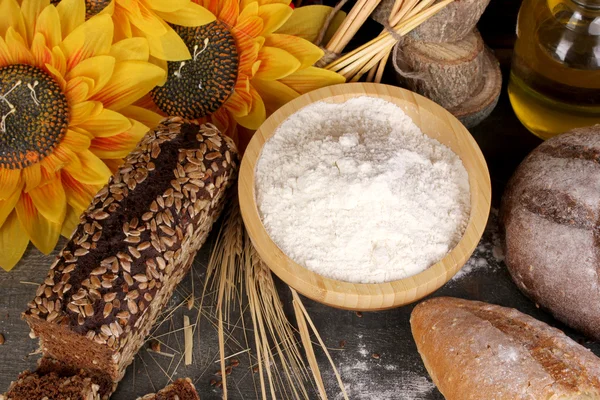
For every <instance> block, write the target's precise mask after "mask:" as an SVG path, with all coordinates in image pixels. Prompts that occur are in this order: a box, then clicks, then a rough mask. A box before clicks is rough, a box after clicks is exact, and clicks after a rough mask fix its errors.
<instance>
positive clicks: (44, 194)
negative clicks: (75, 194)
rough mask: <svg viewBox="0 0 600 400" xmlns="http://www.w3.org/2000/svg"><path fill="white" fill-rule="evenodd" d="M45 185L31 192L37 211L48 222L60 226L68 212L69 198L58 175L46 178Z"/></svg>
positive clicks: (30, 195)
mask: <svg viewBox="0 0 600 400" xmlns="http://www.w3.org/2000/svg"><path fill="white" fill-rule="evenodd" d="M44 178H45V179H44V184H43V185H40V186H38V187H37V188H35V189H33V190H32V191H30V192H29V193H28V194H29V197H31V201H33V205H34V206H35V208H37V211H38V212H39V213H40V214H41V215H42V216H43V217H44V218H46V219H47V220H48V221H50V222H53V223H56V224H60V223H62V221H63V219H65V214H66V212H67V197H66V195H65V191H64V189H63V186H62V183H61V181H60V177H59V176H58V175H56V174H55V175H54V176H46V177H44Z"/></svg>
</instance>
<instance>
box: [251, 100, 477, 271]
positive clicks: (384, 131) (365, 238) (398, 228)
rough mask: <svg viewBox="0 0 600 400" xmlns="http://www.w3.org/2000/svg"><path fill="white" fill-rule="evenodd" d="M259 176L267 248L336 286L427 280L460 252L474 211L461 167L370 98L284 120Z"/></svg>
mask: <svg viewBox="0 0 600 400" xmlns="http://www.w3.org/2000/svg"><path fill="white" fill-rule="evenodd" d="M255 177H256V188H255V189H256V190H255V191H256V200H257V204H258V207H259V211H260V214H261V218H262V221H263V224H264V226H265V228H266V230H267V232H268V233H269V235H270V236H271V238H272V239H273V241H274V242H275V243H276V244H277V245H278V246H279V247H280V248H281V249H282V250H283V251H284V252H285V253H286V254H287V255H288V256H289V257H290V258H292V259H294V260H295V261H296V262H298V263H299V264H301V265H303V266H305V267H307V268H308V269H310V270H312V271H314V272H317V273H319V274H321V275H323V276H326V277H329V278H333V279H338V280H342V281H349V282H362V283H379V282H386V281H391V280H396V279H401V278H404V277H407V276H411V275H414V274H416V273H418V272H421V271H423V270H424V269H426V268H428V267H429V266H431V265H432V264H434V263H435V262H437V261H439V260H440V259H441V258H443V257H444V255H445V254H446V253H448V251H449V250H451V249H452V248H453V247H454V246H455V245H456V244H457V243H458V241H459V240H460V238H461V237H462V234H463V232H464V229H465V227H466V224H467V221H468V217H469V212H470V197H469V181H468V174H467V172H466V170H465V168H464V166H463V164H462V162H461V160H460V158H459V157H458V156H457V155H456V154H455V153H453V152H452V151H451V150H450V149H449V148H448V147H446V146H444V145H442V144H441V143H439V142H438V141H436V140H434V139H431V138H429V137H428V136H426V135H424V134H423V133H422V132H421V131H420V129H419V128H418V127H417V126H416V125H415V124H414V123H413V121H412V120H411V119H410V117H409V116H408V115H406V114H405V113H404V111H402V109H401V108H399V107H398V106H396V105H394V104H392V103H390V102H387V101H385V100H381V99H377V98H373V97H366V96H364V97H358V98H354V99H351V100H348V101H347V102H345V103H341V104H331V103H325V102H318V103H315V104H312V105H310V106H307V107H305V108H303V109H302V110H300V111H298V112H297V113H295V114H293V115H292V116H290V117H289V118H288V119H287V120H285V121H284V122H283V123H282V124H281V125H280V126H279V128H278V129H277V131H276V132H275V134H274V135H273V137H272V138H271V139H270V140H269V141H267V143H266V144H265V145H264V147H263V150H262V153H261V155H260V157H259V160H258V162H257V166H256V171H255Z"/></svg>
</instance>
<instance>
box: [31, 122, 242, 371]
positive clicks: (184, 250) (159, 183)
mask: <svg viewBox="0 0 600 400" xmlns="http://www.w3.org/2000/svg"><path fill="white" fill-rule="evenodd" d="M236 160H237V158H236V151H235V146H234V145H233V142H231V140H229V139H228V138H226V137H224V136H223V135H221V134H220V133H219V132H218V131H217V129H216V128H215V127H214V126H210V125H202V126H199V125H198V124H195V123H188V122H185V121H183V120H182V119H181V118H171V119H169V120H166V121H164V122H163V123H162V124H161V125H160V126H159V127H157V128H156V129H155V130H153V131H150V132H148V134H147V135H146V136H145V137H144V138H143V139H142V141H141V142H140V144H139V145H138V146H137V148H136V149H135V150H134V151H133V152H132V153H130V154H129V155H128V156H127V158H126V159H125V163H124V164H123V166H122V167H120V168H119V170H118V171H117V173H116V174H115V175H114V176H113V177H112V178H111V179H110V182H109V183H108V185H106V186H105V187H104V188H103V189H102V190H100V192H99V193H98V194H97V195H96V197H95V198H94V199H93V201H92V204H91V205H90V206H89V208H88V209H87V210H86V211H85V212H84V214H83V215H82V216H81V219H80V224H79V226H78V227H77V229H76V230H75V232H74V233H73V236H72V237H71V240H70V241H69V242H68V243H67V244H66V245H65V247H64V249H63V250H62V251H61V253H60V255H59V257H58V259H57V260H56V262H55V263H54V264H53V265H52V266H51V267H50V271H49V272H48V275H47V277H46V278H45V280H44V282H43V284H42V285H41V286H40V287H39V288H38V290H37V293H36V297H35V299H34V300H33V301H31V302H30V303H29V309H28V310H27V311H26V313H25V314H24V318H25V319H26V321H27V322H28V323H29V325H30V326H31V328H32V329H33V332H34V333H35V334H36V335H37V336H39V337H40V345H41V348H42V351H43V353H44V355H45V356H47V357H52V358H54V359H56V360H58V361H60V362H63V363H65V364H66V365H71V366H73V367H75V368H82V369H86V370H89V371H93V373H96V372H100V373H105V374H107V375H108V376H110V378H111V379H112V380H113V381H114V382H118V381H119V380H120V379H121V378H122V377H123V375H124V373H125V368H126V367H127V366H128V365H129V364H130V363H131V362H132V360H133V357H134V355H135V353H136V352H137V351H138V349H139V348H140V346H141V345H142V344H143V342H144V340H145V337H146V336H147V335H148V333H149V332H150V329H151V327H152V325H153V324H154V322H155V321H156V319H157V318H158V315H159V314H160V312H161V310H162V308H163V306H164V305H165V304H166V302H167V301H168V300H169V298H170V297H171V294H172V293H173V289H174V288H175V286H176V285H177V284H178V283H179V282H180V281H181V279H182V278H183V277H184V276H185V274H186V273H187V272H188V271H189V268H190V265H191V264H192V261H193V260H194V256H195V255H196V251H197V250H198V249H199V248H200V246H201V245H202V244H203V243H204V241H205V239H206V237H207V236H208V233H209V232H210V230H211V227H212V224H213V222H214V221H215V220H216V219H217V218H218V217H219V214H220V212H221V210H222V208H223V204H224V198H225V194H224V193H225V190H226V188H227V186H228V185H229V184H231V183H232V182H233V179H234V177H235V174H236V162H237V161H236Z"/></svg>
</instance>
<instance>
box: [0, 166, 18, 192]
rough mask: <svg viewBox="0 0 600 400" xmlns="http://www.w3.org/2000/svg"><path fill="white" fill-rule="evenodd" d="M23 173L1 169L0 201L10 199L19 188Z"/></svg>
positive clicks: (16, 170)
mask: <svg viewBox="0 0 600 400" xmlns="http://www.w3.org/2000/svg"><path fill="white" fill-rule="evenodd" d="M20 182H21V171H20V170H18V169H8V168H1V167H0V200H4V199H7V198H8V197H10V196H11V195H12V194H13V192H14V191H15V190H17V188H18V187H19V183H20Z"/></svg>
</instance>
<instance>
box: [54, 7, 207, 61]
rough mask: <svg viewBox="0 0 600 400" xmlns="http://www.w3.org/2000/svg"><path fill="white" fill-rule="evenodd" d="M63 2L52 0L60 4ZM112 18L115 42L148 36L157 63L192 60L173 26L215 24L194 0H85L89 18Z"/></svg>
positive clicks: (153, 57) (86, 15)
mask: <svg viewBox="0 0 600 400" xmlns="http://www.w3.org/2000/svg"><path fill="white" fill-rule="evenodd" d="M60 1H61V0H51V3H53V4H58V3H60ZM99 14H108V15H110V16H112V18H113V22H114V27H115V32H114V37H115V41H120V40H122V39H129V38H132V37H145V38H146V39H147V40H148V44H149V45H150V55H151V56H152V60H153V61H154V63H156V64H158V65H164V61H167V60H168V61H181V60H187V59H189V58H190V57H191V55H190V52H189V51H188V49H187V47H186V45H185V43H184V42H183V40H181V38H180V37H179V36H178V35H177V33H175V31H174V30H173V28H172V27H171V26H170V25H169V24H177V25H181V26H199V25H204V24H207V23H209V22H212V21H214V19H215V17H214V15H212V13H211V12H210V11H208V10H206V9H205V8H203V7H200V6H199V5H197V4H195V3H193V2H192V1H191V0H85V18H86V19H89V18H91V17H93V16H95V15H99Z"/></svg>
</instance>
